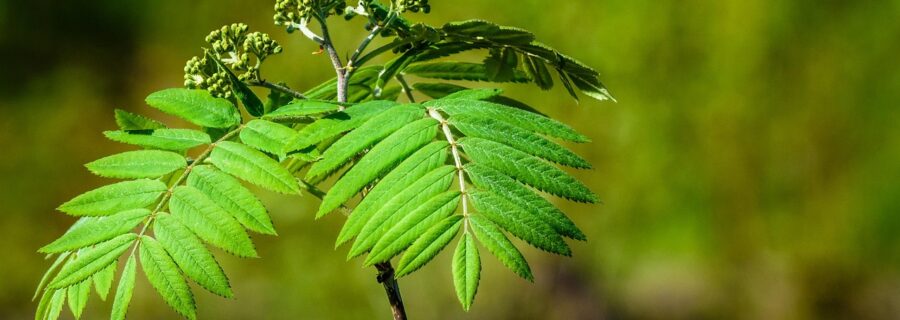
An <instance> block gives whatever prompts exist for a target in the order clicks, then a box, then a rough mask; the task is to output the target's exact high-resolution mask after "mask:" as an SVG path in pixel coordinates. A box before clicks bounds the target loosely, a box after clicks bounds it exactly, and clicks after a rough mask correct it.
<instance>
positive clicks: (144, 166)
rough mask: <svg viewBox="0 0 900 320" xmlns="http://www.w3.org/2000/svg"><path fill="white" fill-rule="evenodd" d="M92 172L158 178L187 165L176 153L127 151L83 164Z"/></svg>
mask: <svg viewBox="0 0 900 320" xmlns="http://www.w3.org/2000/svg"><path fill="white" fill-rule="evenodd" d="M85 167H87V168H88V170H90V171H91V172H93V173H94V174H96V175H98V176H101V177H107V178H119V179H138V178H159V177H162V176H164V175H167V174H169V173H171V172H172V171H175V170H178V169H184V168H185V167H187V161H185V159H184V157H182V156H181V155H179V154H177V153H173V152H169V151H159V150H140V151H128V152H123V153H120V154H116V155H111V156H108V157H105V158H102V159H99V160H96V161H94V162H91V163H88V164H86V165H85Z"/></svg>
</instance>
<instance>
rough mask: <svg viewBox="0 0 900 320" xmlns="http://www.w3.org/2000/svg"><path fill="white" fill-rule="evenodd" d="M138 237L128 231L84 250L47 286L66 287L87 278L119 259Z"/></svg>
mask: <svg viewBox="0 0 900 320" xmlns="http://www.w3.org/2000/svg"><path fill="white" fill-rule="evenodd" d="M136 238H137V235H136V234H134V233H127V234H123V235H121V236H118V237H116V238H113V239H112V240H109V241H106V242H103V243H100V244H97V245H96V246H93V247H91V248H88V249H84V250H82V251H81V252H80V253H79V254H78V257H77V258H75V259H72V260H69V262H67V263H66V264H65V265H64V266H63V267H62V269H60V270H59V273H57V274H56V277H55V278H53V281H50V284H49V285H47V288H49V289H59V288H65V287H68V286H70V285H73V284H76V283H78V282H81V281H83V280H84V279H87V278H88V277H90V276H91V275H93V274H95V273H97V272H99V271H100V270H102V269H103V268H105V267H106V266H108V265H109V264H111V263H113V262H114V261H116V260H118V258H119V256H120V255H122V253H123V252H125V250H127V249H128V247H130V246H131V244H132V243H133V242H134V240H135V239H136Z"/></svg>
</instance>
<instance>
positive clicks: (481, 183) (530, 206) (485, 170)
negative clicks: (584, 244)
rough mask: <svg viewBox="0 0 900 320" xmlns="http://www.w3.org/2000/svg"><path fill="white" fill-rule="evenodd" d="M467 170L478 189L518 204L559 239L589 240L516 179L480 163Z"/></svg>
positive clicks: (548, 203)
mask: <svg viewBox="0 0 900 320" xmlns="http://www.w3.org/2000/svg"><path fill="white" fill-rule="evenodd" d="M465 170H466V174H467V175H468V176H469V179H471V180H472V183H473V184H475V186H477V187H478V188H481V189H484V190H489V191H492V192H494V194H496V195H498V196H500V197H503V198H505V199H506V200H509V202H512V203H516V204H518V205H519V206H520V207H521V208H522V209H525V210H527V211H528V212H530V213H531V214H532V215H534V216H535V217H540V218H541V220H543V221H544V222H546V223H547V224H549V225H550V226H551V227H553V229H555V230H556V232H558V233H559V234H560V235H563V236H566V237H569V238H572V239H576V240H587V238H586V237H585V235H584V233H582V232H581V230H579V229H578V227H577V226H575V223H574V222H572V220H569V218H568V217H566V215H565V214H564V213H563V212H562V211H560V210H559V209H557V208H556V207H555V206H554V205H553V204H552V203H550V201H547V199H544V198H543V197H541V196H539V195H538V194H536V193H535V192H534V191H532V190H531V189H529V188H528V187H526V186H525V185H523V184H521V183H519V182H518V181H516V180H515V179H513V178H511V177H509V176H507V175H505V174H503V173H502V172H499V171H497V170H494V169H491V168H490V167H487V166H483V165H479V164H477V163H468V164H466V166H465Z"/></svg>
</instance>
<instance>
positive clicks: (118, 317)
mask: <svg viewBox="0 0 900 320" xmlns="http://www.w3.org/2000/svg"><path fill="white" fill-rule="evenodd" d="M134 260H135V259H134V255H130V256H128V262H126V263H125V268H124V269H122V276H121V277H119V286H118V287H116V296H115V298H114V299H113V305H112V312H111V313H110V316H109V318H110V319H111V320H124V319H125V313H126V312H127V311H128V304H130V303H131V294H132V293H133V292H134V276H135V274H136V271H135V268H136V265H137V264H136V263H135V261H134Z"/></svg>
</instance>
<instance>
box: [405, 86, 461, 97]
mask: <svg viewBox="0 0 900 320" xmlns="http://www.w3.org/2000/svg"><path fill="white" fill-rule="evenodd" d="M412 86H413V88H414V89H415V90H416V91H419V92H421V93H422V94H424V95H426V96H428V97H430V98H432V99H440V98H443V97H446V96H447V95H450V94H452V93H454V92H459V91H463V90H466V89H467V88H466V87H463V86H459V85H455V84H449V83H423V82H417V83H414V84H413V85H412Z"/></svg>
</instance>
